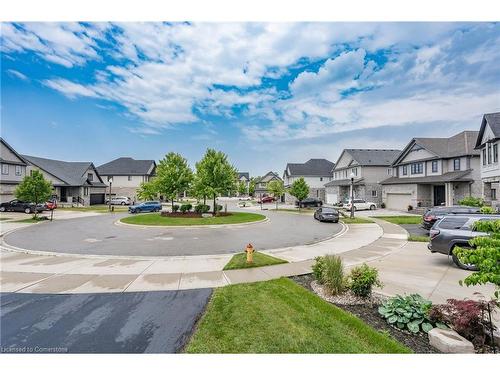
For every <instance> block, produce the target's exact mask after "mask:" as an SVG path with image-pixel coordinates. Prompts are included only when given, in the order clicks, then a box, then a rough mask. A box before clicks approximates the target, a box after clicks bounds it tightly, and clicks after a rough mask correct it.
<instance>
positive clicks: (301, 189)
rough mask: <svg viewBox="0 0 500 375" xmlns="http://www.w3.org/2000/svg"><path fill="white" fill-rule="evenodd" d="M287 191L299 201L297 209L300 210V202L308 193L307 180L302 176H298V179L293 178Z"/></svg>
mask: <svg viewBox="0 0 500 375" xmlns="http://www.w3.org/2000/svg"><path fill="white" fill-rule="evenodd" d="M288 192H289V193H290V194H291V195H293V196H294V197H295V198H297V200H298V201H299V211H300V206H301V204H300V202H302V200H304V199H306V198H307V196H308V195H309V186H308V185H307V182H306V181H305V180H304V178H303V177H300V178H299V179H297V180H295V181H294V182H293V184H292V186H291V188H290V190H288Z"/></svg>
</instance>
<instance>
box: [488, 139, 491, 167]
mask: <svg viewBox="0 0 500 375" xmlns="http://www.w3.org/2000/svg"><path fill="white" fill-rule="evenodd" d="M488 164H491V143H488Z"/></svg>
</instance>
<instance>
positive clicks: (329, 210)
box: [321, 207, 337, 213]
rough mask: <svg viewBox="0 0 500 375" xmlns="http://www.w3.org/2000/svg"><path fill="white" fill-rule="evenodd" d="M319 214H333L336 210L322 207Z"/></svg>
mask: <svg viewBox="0 0 500 375" xmlns="http://www.w3.org/2000/svg"><path fill="white" fill-rule="evenodd" d="M321 212H327V213H335V212H337V210H336V209H335V208H329V207H323V209H322V211H321Z"/></svg>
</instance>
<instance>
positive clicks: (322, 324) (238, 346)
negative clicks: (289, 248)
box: [185, 278, 411, 353]
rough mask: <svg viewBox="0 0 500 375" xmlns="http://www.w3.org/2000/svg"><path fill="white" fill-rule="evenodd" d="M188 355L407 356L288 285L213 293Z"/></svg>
mask: <svg viewBox="0 0 500 375" xmlns="http://www.w3.org/2000/svg"><path fill="white" fill-rule="evenodd" d="M185 351H186V352H188V353H411V351H410V349H408V348H407V347H405V346H403V345H402V344H400V343H398V342H396V341H395V340H393V339H391V338H390V337H388V336H386V335H384V334H382V333H379V332H377V331H375V330H374V329H373V328H371V327H369V326H368V325H366V324H365V323H364V322H362V321H361V320H360V319H358V318H356V317H355V316H353V315H351V314H350V313H347V312H345V311H343V310H341V309H339V308H337V307H335V306H333V305H332V304H330V303H328V302H326V301H324V300H322V299H321V298H319V297H318V296H316V295H315V294H313V293H311V292H309V291H308V290H306V289H304V288H303V287H301V286H299V285H297V284H296V283H294V282H293V281H291V280H289V279H286V278H281V279H278V280H272V281H266V282H259V283H252V284H237V285H229V286H226V287H223V288H219V289H216V290H215V292H214V294H213V296H212V299H211V301H210V303H209V304H208V306H207V310H206V312H205V315H204V316H203V317H202V319H201V321H200V323H199V324H198V327H197V330H196V332H195V334H194V335H193V337H192V338H191V341H190V342H189V343H188V345H187V346H186V348H185Z"/></svg>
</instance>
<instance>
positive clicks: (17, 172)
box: [16, 165, 22, 176]
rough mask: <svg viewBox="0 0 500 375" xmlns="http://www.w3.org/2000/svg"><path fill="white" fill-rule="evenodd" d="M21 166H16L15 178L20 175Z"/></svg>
mask: <svg viewBox="0 0 500 375" xmlns="http://www.w3.org/2000/svg"><path fill="white" fill-rule="evenodd" d="M21 171H22V169H21V166H20V165H16V176H20V175H21Z"/></svg>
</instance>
